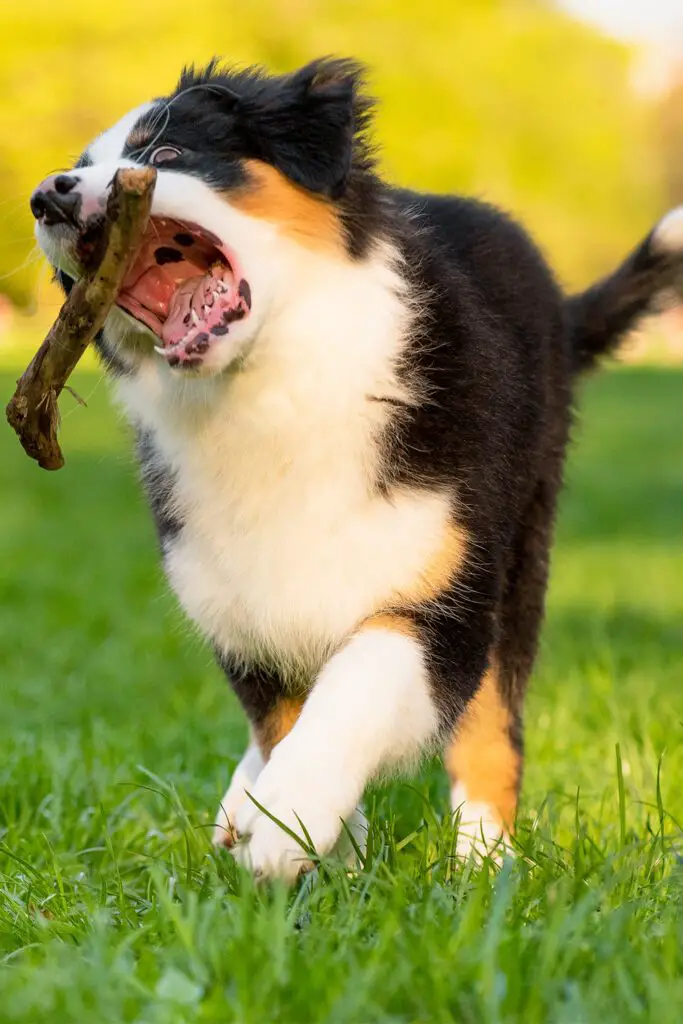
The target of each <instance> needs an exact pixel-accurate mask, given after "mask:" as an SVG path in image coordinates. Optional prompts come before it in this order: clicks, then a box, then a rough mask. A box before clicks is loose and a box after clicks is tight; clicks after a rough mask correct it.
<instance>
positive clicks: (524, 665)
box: [445, 467, 559, 858]
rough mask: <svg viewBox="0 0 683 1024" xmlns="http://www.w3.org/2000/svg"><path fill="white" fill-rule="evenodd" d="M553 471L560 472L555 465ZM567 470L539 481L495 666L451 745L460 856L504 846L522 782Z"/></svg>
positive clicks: (509, 588)
mask: <svg viewBox="0 0 683 1024" xmlns="http://www.w3.org/2000/svg"><path fill="white" fill-rule="evenodd" d="M550 468H551V469H553V468H555V467H550ZM558 488H559V473H557V472H550V473H549V474H548V477H547V479H546V480H542V481H540V482H539V484H538V486H537V488H536V491H535V494H534V497H533V499H532V501H531V502H530V505H529V508H528V510H527V515H526V516H525V518H524V520H523V522H522V524H521V529H520V532H519V535H518V542H517V544H516V545H515V548H514V552H513V558H512V561H511V564H510V565H509V566H508V571H507V573H506V581H505V589H504V593H503V597H502V601H501V606H500V611H499V629H498V638H497V641H496V644H495V648H494V650H493V651H492V653H491V656H490V662H489V668H488V671H487V672H486V674H485V675H484V677H483V679H482V682H481V685H480V687H479V689H478V691H477V693H476V694H475V695H474V697H473V698H472V699H471V701H470V702H469V704H468V706H467V708H466V710H465V712H464V714H463V716H462V717H461V719H460V720H459V721H458V723H457V725H456V728H455V731H454V733H453V735H452V738H451V740H450V741H449V742H448V743H447V745H446V750H445V763H446V767H447V769H448V773H449V776H450V779H451V802H452V807H453V811H454V813H455V814H456V815H458V818H459V830H458V839H457V851H456V852H457V854H458V855H459V856H460V857H463V858H466V857H468V856H469V855H470V854H471V853H484V852H490V851H491V850H493V849H495V848H497V849H498V850H500V849H501V847H502V843H501V840H502V841H503V843H504V841H505V840H506V839H507V838H508V837H509V836H510V835H511V833H512V830H513V828H514V821H515V814H516V810H517V800H518V795H519V789H520V786H521V781H522V768H523V739H522V709H523V702H524V694H525V691H526V686H527V683H528V681H529V676H530V675H531V670H532V668H533V664H534V660H535V658H536V651H537V647H538V635H539V632H540V628H541V624H542V621H543V611H544V604H545V592H546V587H547V581H548V560H549V551H550V545H551V542H552V528H553V521H554V515H555V500H556V494H557V491H558Z"/></svg>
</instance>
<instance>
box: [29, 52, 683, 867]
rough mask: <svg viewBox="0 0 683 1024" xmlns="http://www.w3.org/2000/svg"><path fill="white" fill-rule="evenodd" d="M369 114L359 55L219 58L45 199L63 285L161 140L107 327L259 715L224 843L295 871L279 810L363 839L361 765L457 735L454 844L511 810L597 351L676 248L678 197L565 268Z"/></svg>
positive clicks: (656, 286) (191, 558)
mask: <svg viewBox="0 0 683 1024" xmlns="http://www.w3.org/2000/svg"><path fill="white" fill-rule="evenodd" d="M370 114H371V106H370V103H369V101H368V99H367V98H366V97H365V95H364V93H363V90H362V84H361V74H360V71H359V68H358V67H357V66H356V65H355V64H354V63H352V62H350V61H344V60H331V59H330V60H321V61H317V62H315V63H312V64H309V65H308V66H306V67H304V68H302V69H301V70H298V71H296V72H294V73H293V74H287V75H278V76H271V75H268V74H266V73H265V72H263V71H262V70H254V69H249V70H240V71H234V70H224V69H222V68H221V67H220V66H219V65H218V64H217V63H215V62H214V63H212V64H210V65H209V67H207V68H206V69H204V70H195V69H190V70H186V71H184V72H183V74H182V76H181V78H180V81H179V83H178V86H177V88H176V90H175V91H174V92H173V93H172V94H171V95H170V96H168V97H166V98H164V99H158V100H154V101H153V102H151V103H148V104H146V105H144V106H141V107H139V108H138V109H136V110H133V111H132V112H131V113H129V114H128V115H127V116H126V117H124V118H123V119H122V120H121V121H119V123H118V124H116V125H115V126H114V127H113V128H111V129H110V130H109V131H107V132H105V133H104V134H103V135H101V136H100V137H99V138H97V139H96V140H95V141H94V142H93V143H92V144H91V145H90V146H89V147H88V149H87V150H86V151H85V153H84V154H83V156H82V157H81V159H80V160H79V161H78V163H77V164H76V166H75V167H74V168H73V170H71V171H69V172H68V173H62V174H58V175H51V176H50V177H48V178H46V179H45V180H44V181H43V182H42V183H41V184H40V185H39V187H38V188H37V190H36V191H35V193H34V194H33V197H32V200H31V205H32V209H33V213H34V215H35V217H36V221H37V236H38V240H39V242H40V245H41V246H42V248H43V249H44V251H45V253H46V254H47V256H48V258H49V259H50V260H51V262H52V263H53V264H54V266H55V268H56V270H57V275H58V277H59V279H60V280H61V282H62V284H63V285H64V287H65V288H66V289H67V291H68V289H69V288H70V286H71V284H72V282H73V280H74V279H75V278H77V277H78V275H79V251H80V247H81V245H82V242H83V239H84V238H87V232H88V230H89V228H90V227H92V225H93V223H96V220H97V218H99V217H101V215H102V210H103V208H104V205H105V202H106V197H107V192H108V189H109V187H110V185H111V181H112V177H113V175H114V173H115V171H116V169H117V168H118V167H129V166H140V165H145V164H153V165H154V166H155V167H157V168H158V172H159V173H158V179H157V186H156V191H155V194H154V204H153V216H152V220H151V222H150V226H149V229H148V231H147V234H146V237H145V239H144V242H143V244H142V247H141V249H140V251H139V255H138V257H137V259H136V262H135V264H134V266H133V269H132V270H131V272H130V274H129V275H128V278H127V280H126V281H125V282H124V285H123V288H122V290H121V293H120V295H119V298H118V305H117V308H115V309H114V311H113V312H112V313H111V314H110V316H109V318H108V320H107V323H106V327H105V329H104V331H103V332H102V335H101V337H100V338H99V339H98V343H97V344H98V348H99V352H100V355H101V357H102V360H103V362H104V365H105V366H106V368H107V370H108V371H109V373H110V375H111V378H112V381H113V384H114V388H115V391H116V394H117V396H118V400H119V402H120V404H121V406H122V407H123V409H124V411H125V414H126V416H127V417H128V419H129V420H130V422H131V424H132V425H133V429H134V431H135V435H136V438H137V451H138V457H139V460H140V467H141V474H142V480H143V483H144V486H145V488H146V491H147V495H148V498H149V502H150V505H151V508H152V511H153V514H154V517H155V520H156V524H157V528H158V532H159V540H160V545H161V552H162V558H163V564H164V569H165V572H166V575H167V577H168V580H169V583H170V585H171V587H172V588H173V590H174V591H175V593H176V594H177V596H178V599H179V601H180V603H181V605H182V607H183V608H184V610H185V612H186V614H187V615H188V616H189V617H190V619H191V620H192V621H193V622H194V623H196V625H197V627H198V628H199V630H200V631H201V633H202V634H203V636H204V637H205V638H206V639H207V641H208V642H209V643H210V644H211V645H212V647H213V648H214V650H215V652H216V657H217V659H218V662H219V664H220V665H221V667H222V668H223V669H224V670H225V672H226V674H227V676H228V679H229V680H230V683H231V685H232V686H233V687H234V689H235V691H236V693H237V695H238V697H239V699H240V701H241V703H242V705H243V707H244V710H245V712H246V715H247V717H248V719H249V723H250V727H251V739H250V741H249V745H248V747H247V750H246V752H245V754H244V756H243V758H242V760H241V762H240V764H239V766H238V767H237V770H236V771H235V773H234V775H233V778H232V781H231V783H230V786H229V788H228V790H227V793H226V794H225V796H224V797H223V800H222V801H221V803H220V808H219V811H218V814H217V818H216V829H215V841H216V842H217V843H219V844H224V845H225V846H228V847H230V848H231V849H232V851H233V853H234V855H235V856H236V857H237V858H238V860H239V861H240V862H242V863H244V864H246V865H248V866H249V867H250V868H251V869H252V870H253V871H254V872H255V873H256V874H258V875H264V876H274V875H275V876H281V877H284V878H287V879H291V878H293V877H295V876H296V874H297V873H298V872H299V871H300V870H301V868H302V866H303V865H305V864H306V863H307V860H308V857H307V852H306V851H305V850H304V849H302V846H301V845H299V844H298V843H297V842H296V841H295V840H294V839H292V837H291V835H290V834H289V833H288V832H287V831H285V830H283V829H282V828H280V826H279V824H278V823H277V822H282V823H284V824H285V825H286V826H287V827H288V829H289V830H291V831H292V832H293V833H295V834H297V835H299V836H300V837H302V842H303V845H304V846H306V847H307V848H308V849H309V850H310V846H309V843H310V844H312V846H313V847H314V848H315V850H317V852H318V853H319V854H324V853H326V852H329V851H330V850H332V849H333V848H334V847H335V844H336V843H337V841H338V840H339V838H340V836H342V835H343V834H344V832H345V827H344V825H343V823H347V827H349V828H350V829H351V830H352V831H355V832H356V834H357V836H358V837H359V838H360V839H361V841H362V833H363V819H362V814H361V812H360V810H359V805H360V801H361V798H362V795H363V790H364V788H365V786H366V784H367V782H368V780H370V779H372V778H373V777H375V776H377V775H378V774H379V773H382V772H383V771H386V770H392V769H394V768H396V767H400V766H405V765H411V764H414V763H415V762H416V761H417V760H418V758H419V757H420V755H421V754H422V753H423V752H425V751H430V750H433V749H434V748H436V747H441V748H442V749H443V750H444V752H445V762H446V767H447V770H448V773H449V775H450V779H451V784H452V806H453V810H454V811H455V812H456V813H457V815H458V817H459V833H458V841H457V852H458V854H459V855H462V856H467V855H468V854H469V853H470V852H471V851H472V850H475V851H476V849H477V848H479V849H481V850H486V849H489V850H490V849H491V847H492V846H493V845H495V844H496V843H498V842H504V841H505V840H506V838H507V837H508V836H509V835H510V833H511V831H512V829H513V825H514V819H515V811H516V805H517V798H518V793H519V788H520V780H521V776H522V703H523V697H524V691H525V687H526V685H527V682H528V679H529V674H530V672H531V669H532V666H533V663H534V657H535V654H536V647H537V640H538V633H539V628H540V625H541V620H542V617H543V604H544V595H545V590H546V583H547V577H548V558H549V551H550V546H551V541H552V532H553V520H554V517H555V506H556V501H557V495H558V491H559V489H560V484H561V479H562V467H563V462H564V458H565V451H566V447H567V439H568V435H569V429H570V421H571V408H572V400H573V396H574V392H575V387H576V384H577V380H578V379H579V377H580V375H581V373H582V372H583V371H584V370H586V369H588V368H590V367H591V366H592V365H593V363H594V362H595V360H596V359H597V358H598V357H599V356H601V355H602V354H603V353H606V352H608V351H610V350H613V349H614V348H615V347H616V345H617V344H618V343H619V341H620V340H621V338H622V336H623V335H624V333H625V332H626V331H628V330H629V329H630V328H631V327H633V325H634V324H635V323H636V322H637V320H638V319H639V318H640V317H641V316H642V315H643V314H645V313H647V312H648V311H649V310H651V309H652V308H653V306H654V305H655V304H656V302H657V301H658V300H659V298H660V296H662V295H663V294H666V292H667V289H669V288H671V287H672V285H673V284H674V282H675V279H676V276H677V274H681V272H683V209H681V210H678V211H674V212H673V213H671V214H669V215H668V216H667V217H666V218H665V219H664V220H663V221H662V222H660V224H659V225H658V227H657V228H655V230H654V231H653V232H652V233H651V234H650V235H649V236H648V238H647V239H646V240H645V242H643V243H642V245H641V246H640V247H639V248H637V249H636V250H635V252H634V253H633V255H631V256H630V257H629V258H628V259H627V260H626V262H625V263H624V264H623V266H622V267H621V268H620V269H619V270H617V271H616V273H615V274H613V275H612V276H611V277H608V278H607V279H606V280H604V281H603V282H601V283H599V284H597V285H596V286H594V287H593V288H591V289H589V290H588V291H587V292H585V293H583V294H581V295H577V296H571V297H568V296H565V295H564V294H563V293H562V291H561V290H560V288H559V287H558V285H557V283H556V282H555V280H554V278H553V275H552V273H551V271H550V270H549V269H548V267H547V266H546V264H545V262H544V260H543V258H542V257H541V256H540V255H539V252H538V250H537V249H536V247H535V246H534V244H533V243H532V242H531V241H530V240H529V238H528V236H527V235H526V234H525V233H524V231H523V230H522V229H521V228H520V227H519V226H518V225H517V224H515V223H514V222H513V221H512V220H510V219H509V218H508V217H507V216H505V215H504V214H502V213H501V212H500V211H498V210H497V209H495V208H493V207H491V206H488V205H485V204H483V203H480V202H476V201H474V200H471V199H464V198H461V197H457V196H441V195H427V194H422V193H418V192H413V191H409V190H407V189H402V188H396V187H394V186H392V185H389V184H387V183H386V182H385V181H383V180H382V179H381V177H379V175H378V173H377V170H376V167H375V163H374V161H373V153H372V149H371V146H370V143H369V140H368V129H369V126H370ZM93 218H94V219H95V220H93ZM252 797H253V799H252ZM261 808H265V809H266V810H267V811H268V812H269V815H271V816H272V817H271V816H269V815H267V814H264V813H263V811H262V810H261ZM273 818H275V819H277V821H274V820H273Z"/></svg>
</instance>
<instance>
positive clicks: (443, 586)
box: [395, 524, 467, 605]
mask: <svg viewBox="0 0 683 1024" xmlns="http://www.w3.org/2000/svg"><path fill="white" fill-rule="evenodd" d="M466 551H467V534H466V533H465V531H464V530H463V529H461V528H460V527H458V526H456V525H454V524H449V526H448V527H447V529H446V532H445V534H444V536H443V538H442V540H441V543H440V545H439V547H438V548H437V550H436V552H435V553H434V555H433V556H432V557H431V558H430V560H429V561H428V562H427V564H426V565H425V567H424V569H423V570H422V572H421V573H420V574H419V576H418V577H417V578H416V580H415V581H414V583H413V585H412V586H411V587H408V588H404V589H403V590H401V591H398V592H397V593H396V598H395V600H396V604H397V605H405V604H411V605H412V604H423V603H424V602H425V601H433V600H434V599H435V598H437V597H439V595H440V594H443V593H444V592H445V591H446V590H448V588H449V586H450V585H451V583H452V581H453V579H454V577H455V576H456V575H457V573H458V572H459V570H460V569H461V568H462V566H463V564H464V561H465V554H466Z"/></svg>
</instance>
